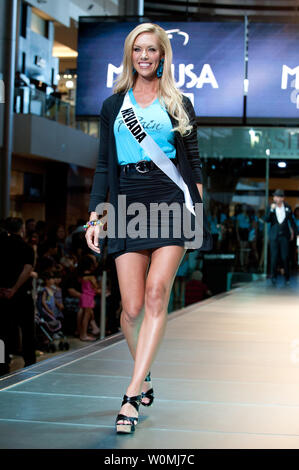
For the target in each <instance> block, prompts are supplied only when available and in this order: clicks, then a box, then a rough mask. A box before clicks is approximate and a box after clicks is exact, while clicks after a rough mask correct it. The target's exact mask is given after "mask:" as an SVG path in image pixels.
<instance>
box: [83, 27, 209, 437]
mask: <svg viewBox="0 0 299 470" xmlns="http://www.w3.org/2000/svg"><path fill="white" fill-rule="evenodd" d="M171 63H172V50H171V45H170V41H169V38H168V36H167V33H166V32H165V31H164V30H163V29H162V28H161V27H160V26H158V25H156V24H151V23H144V24H140V25H138V26H137V27H136V28H134V29H133V30H132V31H131V32H130V34H129V35H128V36H127V38H126V41H125V46H124V57H123V71H122V73H121V75H120V76H119V79H118V81H117V83H116V86H115V88H114V94H113V95H112V96H110V97H109V98H108V99H106V100H105V101H104V103H103V106H102V110H101V139H100V152H99V159H98V163H97V167H96V171H95V175H94V180H93V187H92V191H91V196H90V205H89V213H90V219H89V222H88V223H87V224H86V229H87V230H86V240H87V244H88V246H89V247H90V248H91V249H92V250H93V251H96V252H98V253H99V252H100V249H99V236H100V233H101V230H103V222H104V219H105V217H106V216H105V217H104V218H103V217H102V215H103V212H102V209H100V210H98V207H102V203H103V202H104V201H106V197H107V190H108V188H109V204H111V205H112V206H113V208H114V211H115V214H114V223H115V228H116V233H119V232H118V229H119V228H120V224H119V220H120V219H119V217H118V216H119V215H120V212H121V215H122V216H123V214H125V223H126V228H127V231H128V232H129V231H130V230H129V228H130V222H131V223H132V222H133V219H134V214H132V212H131V211H128V209H127V208H128V207H129V206H130V204H134V203H139V204H141V205H142V207H143V208H145V209H146V210H145V211H141V212H142V216H141V217H140V218H139V229H140V230H141V231H142V230H143V232H142V233H143V234H144V233H146V234H147V236H137V237H136V236H131V235H130V234H128V233H126V236H125V237H120V236H117V235H116V236H112V235H111V236H110V235H108V254H111V255H112V256H113V258H114V259H115V263H116V269H117V276H118V282H119V287H120V293H121V301H122V313H121V328H122V331H123V333H124V335H125V338H126V340H127V343H128V347H129V350H130V352H131V355H132V357H133V359H134V370H133V375H132V378H131V381H130V383H129V385H128V387H127V390H126V393H125V395H124V397H123V401H122V404H121V409H120V412H119V414H118V415H117V418H116V430H117V432H119V433H128V432H133V431H134V430H135V425H136V424H137V422H138V411H139V405H140V404H142V405H144V406H150V405H151V404H152V403H153V400H154V394H153V387H152V383H151V375H150V368H151V365H152V364H153V361H154V359H155V356H156V354H157V352H158V349H159V346H160V344H161V341H162V338H163V335H164V332H165V328H166V322H167V307H168V302H169V296H170V292H171V288H172V285H173V281H174V278H175V275H176V272H177V270H178V268H179V265H180V263H181V261H182V259H183V257H184V254H185V252H186V247H185V242H186V241H188V240H190V237H187V238H186V236H185V235H184V234H182V235H181V236H179V237H178V236H177V235H176V234H175V233H174V228H173V227H178V226H179V227H181V226H182V223H183V219H182V215H181V211H174V213H172V214H170V215H169V218H168V221H167V223H166V225H167V228H169V233H168V234H167V235H166V236H165V233H161V232H163V231H161V227H162V225H165V220H164V218H163V217H161V218H160V219H159V218H154V219H153V218H152V216H153V215H155V214H156V212H157V208H155V207H154V203H156V204H160V203H166V204H167V205H171V204H173V203H176V204H177V207H179V208H182V207H183V205H184V203H185V202H186V201H188V194H189V195H190V196H191V199H192V201H193V203H194V204H195V203H201V202H202V174H201V163H200V159H199V154H198V146H197V131H196V117H195V113H194V109H193V106H192V104H191V102H190V100H189V99H188V98H186V97H185V96H183V95H182V93H181V92H180V91H179V90H178V89H177V88H176V87H175V83H174V80H173V76H172V73H171ZM148 136H149V138H148ZM145 137H146V138H145ZM146 140H147V141H148V140H153V141H154V144H157V145H158V146H159V148H160V149H161V150H162V152H163V154H164V155H162V157H163V158H164V162H165V155H166V157H168V159H170V160H171V165H174V168H175V171H177V170H178V171H179V173H178V174H179V175H181V177H182V179H183V181H184V183H183V184H185V186H184V189H183V190H182V187H183V184H182V185H181V187H180V186H179V185H178V184H177V183H176V182H174V180H173V179H172V178H171V177H170V176H169V174H170V173H171V171H170V172H169V174H168V170H167V171H163V170H161V168H160V166H159V165H158V164H157V161H158V160H157V155H158V154H159V149H157V146H156V147H155V145H154V147H153V151H152V152H149V151H147V150H146V148H145V146H144V141H146ZM154 159H155V160H156V163H155V162H154V161H153V160H154ZM167 163H169V162H168V160H167ZM164 168H169V167H167V166H166V167H164ZM171 168H173V167H172V166H171ZM176 174H177V173H176ZM186 194H187V195H186ZM120 195H121V196H125V198H126V204H125V207H124V208H123V209H122V210H120V209H119V208H118V197H119V196H120ZM189 207H190V205H189ZM109 210H110V209H108V222H107V223H108V229H109V223H110V222H111V220H112V219H109ZM111 213H113V211H111ZM191 217H192V218H193V222H194V219H195V215H194V214H191ZM101 219H102V220H101ZM106 220H107V219H106ZM153 220H154V222H153ZM205 220H206V219H205V216H204V221H203V222H204V224H203V226H202V227H201V228H202V229H203V243H202V246H201V248H200V249H202V250H208V249H210V248H211V236H210V233H209V232H208V230H207V229H206V227H205ZM150 229H155V230H156V234H157V233H158V236H155V237H153V236H150ZM129 235H130V236H129ZM191 241H192V240H191ZM197 248H198V247H197ZM143 307H144V315H142V313H141V312H143Z"/></svg>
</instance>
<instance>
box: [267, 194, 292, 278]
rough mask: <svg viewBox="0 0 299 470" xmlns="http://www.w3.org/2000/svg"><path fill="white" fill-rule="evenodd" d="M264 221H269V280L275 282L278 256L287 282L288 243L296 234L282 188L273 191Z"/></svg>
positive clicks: (288, 272)
mask: <svg viewBox="0 0 299 470" xmlns="http://www.w3.org/2000/svg"><path fill="white" fill-rule="evenodd" d="M265 221H266V222H270V234H269V241H270V252H271V280H272V283H273V285H275V284H276V276H277V263H278V256H279V254H280V258H281V261H282V265H283V268H284V275H285V281H286V284H289V279H290V268H289V244H290V241H291V240H293V238H294V236H295V235H297V228H296V224H295V221H294V218H293V214H292V209H291V207H290V206H289V205H288V204H287V203H285V201H284V192H283V190H282V189H276V191H275V192H274V193H273V203H272V204H271V205H270V206H269V207H268V209H267V212H266V216H265Z"/></svg>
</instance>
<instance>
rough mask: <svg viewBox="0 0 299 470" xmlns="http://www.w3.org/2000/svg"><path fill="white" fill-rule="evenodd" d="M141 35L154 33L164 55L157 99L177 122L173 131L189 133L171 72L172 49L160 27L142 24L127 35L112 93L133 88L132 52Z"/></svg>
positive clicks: (180, 97)
mask: <svg viewBox="0 0 299 470" xmlns="http://www.w3.org/2000/svg"><path fill="white" fill-rule="evenodd" d="M141 33H154V34H156V35H157V37H158V39H159V42H160V47H161V51H162V54H163V55H164V66H163V74H162V77H161V78H159V89H158V98H159V100H160V102H161V103H163V101H164V103H165V106H166V109H167V111H168V113H169V114H170V115H171V116H172V117H173V118H174V119H176V120H177V122H178V125H177V127H175V128H174V129H173V130H174V131H175V130H177V131H178V132H179V133H180V134H181V135H184V134H186V133H189V132H190V131H191V129H192V126H191V125H190V122H189V117H188V114H187V113H186V111H185V109H184V106H183V95H182V93H181V92H180V91H179V90H178V89H177V88H176V86H175V82H174V78H173V75H172V72H171V63H172V48H171V44H170V40H169V38H168V36H167V33H166V31H165V30H164V29H163V28H161V26H159V25H157V24H153V23H142V24H140V25H138V26H136V28H134V29H133V30H132V31H131V32H130V33H129V34H128V36H127V37H126V40H125V45H124V56H123V70H122V73H121V74H120V75H119V76H118V78H117V80H116V82H115V85H114V89H113V92H114V93H119V92H124V93H126V92H127V91H128V90H129V89H130V88H131V87H133V86H134V83H135V81H136V75H137V74H133V63H132V50H133V45H134V42H135V40H136V38H137V36H139V34H141Z"/></svg>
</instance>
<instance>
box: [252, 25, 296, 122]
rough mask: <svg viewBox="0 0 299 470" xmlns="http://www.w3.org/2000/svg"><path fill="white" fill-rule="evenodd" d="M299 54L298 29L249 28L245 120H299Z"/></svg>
mask: <svg viewBox="0 0 299 470" xmlns="http://www.w3.org/2000/svg"><path fill="white" fill-rule="evenodd" d="M298 50H299V27H298V25H296V24H269V23H250V24H249V41H248V79H249V88H248V97H247V116H248V117H253V118H255V117H262V118H298V117H299V54H298Z"/></svg>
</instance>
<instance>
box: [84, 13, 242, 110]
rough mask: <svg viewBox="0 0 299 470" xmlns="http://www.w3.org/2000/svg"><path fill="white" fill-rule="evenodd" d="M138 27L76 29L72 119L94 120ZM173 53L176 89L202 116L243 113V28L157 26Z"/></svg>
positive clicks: (93, 25) (229, 25)
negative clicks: (127, 42) (127, 40)
mask: <svg viewBox="0 0 299 470" xmlns="http://www.w3.org/2000/svg"><path fill="white" fill-rule="evenodd" d="M137 24H139V23H111V22H94V20H91V21H87V20H86V18H84V20H82V21H80V24H79V45H78V50H79V55H78V81H77V115H78V116H98V115H99V112H100V109H101V105H102V102H103V101H104V99H105V98H107V97H108V96H110V95H111V94H112V93H113V91H112V87H113V81H114V80H115V79H116V77H117V75H118V74H119V73H120V71H121V62H122V57H123V46H124V41H125V38H126V36H127V35H128V33H129V32H130V31H131V30H132V29H133V28H134V27H135V26H137ZM159 25H160V26H161V27H162V28H164V29H165V30H166V31H167V32H168V36H169V38H170V41H171V45H172V49H173V73H174V78H175V81H176V84H177V86H178V87H179V88H180V89H181V90H182V92H183V93H185V94H186V95H187V96H188V97H189V98H190V99H191V101H192V103H193V105H194V107H195V111H196V114H197V115H198V116H203V117H213V116H218V117H241V116H242V114H243V80H244V24H243V23H239V22H235V23H227V22H222V23H220V22H219V23H216V22H207V23H204V22H198V23H193V22H179V23H178V22H176V23H174V22H161V23H159Z"/></svg>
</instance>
